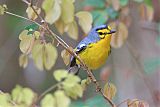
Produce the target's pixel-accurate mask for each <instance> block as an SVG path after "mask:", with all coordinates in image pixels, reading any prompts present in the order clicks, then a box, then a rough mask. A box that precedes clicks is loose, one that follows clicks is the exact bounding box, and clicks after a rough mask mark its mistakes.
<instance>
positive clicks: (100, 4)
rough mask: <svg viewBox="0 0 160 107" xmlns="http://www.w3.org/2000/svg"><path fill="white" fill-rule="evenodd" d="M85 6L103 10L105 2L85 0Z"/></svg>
mask: <svg viewBox="0 0 160 107" xmlns="http://www.w3.org/2000/svg"><path fill="white" fill-rule="evenodd" d="M84 5H85V6H93V7H96V8H104V7H105V0H85V1H84Z"/></svg>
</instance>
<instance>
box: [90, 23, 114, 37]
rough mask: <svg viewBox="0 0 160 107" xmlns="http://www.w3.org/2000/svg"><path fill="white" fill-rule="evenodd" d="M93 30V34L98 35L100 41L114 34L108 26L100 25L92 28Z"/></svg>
mask: <svg viewBox="0 0 160 107" xmlns="http://www.w3.org/2000/svg"><path fill="white" fill-rule="evenodd" d="M93 30H94V31H95V33H97V34H98V36H99V37H100V38H101V39H104V38H105V37H107V36H111V35H112V33H115V32H116V31H115V30H114V29H112V28H111V27H110V26H108V25H100V26H97V27H95V28H93Z"/></svg>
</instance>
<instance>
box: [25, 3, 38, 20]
mask: <svg viewBox="0 0 160 107" xmlns="http://www.w3.org/2000/svg"><path fill="white" fill-rule="evenodd" d="M33 8H34V9H35V11H36V12H37V13H38V14H40V13H41V8H38V7H36V6H33ZM26 13H27V15H28V18H29V19H31V20H35V19H37V18H38V16H37V14H36V13H35V12H34V10H33V9H32V8H31V7H30V6H28V8H27V10H26Z"/></svg>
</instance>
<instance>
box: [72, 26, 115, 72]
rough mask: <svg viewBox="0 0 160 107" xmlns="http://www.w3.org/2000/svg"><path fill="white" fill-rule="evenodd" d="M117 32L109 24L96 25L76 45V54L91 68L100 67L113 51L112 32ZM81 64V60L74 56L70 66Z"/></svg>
mask: <svg viewBox="0 0 160 107" xmlns="http://www.w3.org/2000/svg"><path fill="white" fill-rule="evenodd" d="M115 32H116V31H115V30H114V29H112V28H111V27H110V26H108V25H100V26H97V27H94V28H93V29H92V30H91V31H90V32H89V34H88V36H86V37H85V38H84V39H83V40H82V41H81V42H80V43H79V44H78V45H77V46H76V48H75V52H76V54H78V55H79V57H80V58H81V59H82V61H83V62H84V63H85V64H86V66H87V67H88V68H89V69H91V70H95V69H98V68H99V67H101V66H102V65H103V64H104V63H105V62H106V60H107V58H108V56H109V54H110V53H111V47H110V42H111V36H112V33H115ZM79 65H80V62H79V61H78V60H77V59H76V58H75V57H73V56H72V57H71V62H70V68H72V67H74V66H79ZM78 71H79V70H78Z"/></svg>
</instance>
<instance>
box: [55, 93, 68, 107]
mask: <svg viewBox="0 0 160 107" xmlns="http://www.w3.org/2000/svg"><path fill="white" fill-rule="evenodd" d="M54 96H55V98H56V107H69V105H70V103H71V101H70V99H69V98H68V97H67V96H66V95H65V93H64V91H61V90H58V91H56V92H55V93H54Z"/></svg>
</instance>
